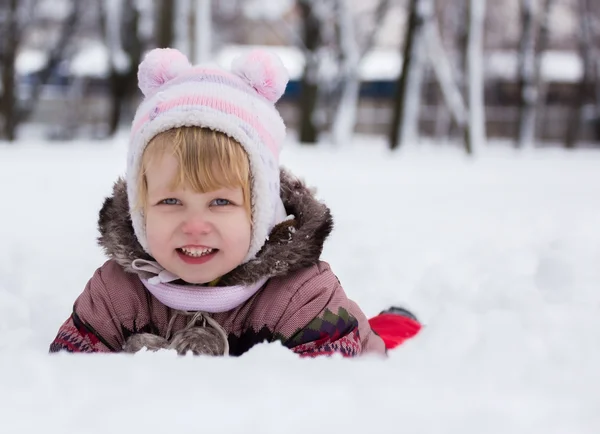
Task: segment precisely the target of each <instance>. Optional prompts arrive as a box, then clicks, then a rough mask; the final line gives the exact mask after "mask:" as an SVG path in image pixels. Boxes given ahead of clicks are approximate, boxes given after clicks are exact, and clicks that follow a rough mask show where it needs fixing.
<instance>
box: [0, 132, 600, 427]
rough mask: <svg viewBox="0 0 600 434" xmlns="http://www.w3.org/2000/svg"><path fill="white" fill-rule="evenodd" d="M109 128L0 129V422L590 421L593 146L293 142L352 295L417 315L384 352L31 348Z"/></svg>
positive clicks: (596, 310) (76, 250)
mask: <svg viewBox="0 0 600 434" xmlns="http://www.w3.org/2000/svg"><path fill="white" fill-rule="evenodd" d="M126 137H127V135H126V134H125V133H123V134H121V135H119V137H117V138H116V139H115V140H113V141H110V142H89V143H86V142H80V143H64V144H60V143H52V144H44V143H42V142H36V141H35V140H26V141H25V142H21V143H18V144H16V145H7V144H5V143H0V195H1V197H2V224H1V225H0V367H1V369H0V391H1V392H0V432H2V433H29V432H40V433H44V434H50V433H64V432H77V433H102V434H104V433H106V432H111V433H161V434H162V433H167V432H172V433H198V432H208V433H211V434H216V433H303V434H305V433H313V432H319V433H320V432H335V433H349V432H350V433H363V434H364V433H400V432H406V433H459V434H471V433H473V434H480V433H486V434H493V433H499V434H500V433H502V434H509V433H510V434H517V433H524V434H533V433H544V434H554V433H556V434H558V433H561V434H564V433H578V434H584V433H585V434H587V433H589V434H592V433H594V434H595V433H598V432H600V412H599V411H598V409H600V393H599V392H598V391H599V390H600V369H599V368H598V367H599V366H600V291H599V290H600V267H598V264H599V263H600V224H599V222H600V218H599V217H600V170H599V169H598V168H599V167H600V152H598V151H592V150H582V151H576V152H572V153H566V152H563V151H559V150H536V151H532V152H526V153H518V152H514V151H511V150H509V149H507V148H500V147H496V148H491V149H487V150H485V152H482V153H480V155H478V156H477V157H476V158H473V159H469V158H467V157H466V156H464V155H463V154H462V153H461V152H459V151H454V150H452V149H448V148H444V147H442V146H440V145H424V146H422V147H420V148H417V147H411V149H410V150H408V149H406V150H402V149H400V152H395V153H391V152H389V151H388V150H386V149H385V148H384V146H383V142H382V141H378V140H375V139H358V140H357V141H355V143H354V144H352V145H348V146H346V147H332V146H328V145H326V144H324V145H320V146H319V147H316V148H303V147H300V146H299V145H297V144H295V143H290V144H289V146H288V147H287V148H286V149H285V150H284V152H283V155H282V163H283V164H284V165H286V166H287V167H289V168H290V169H292V170H294V171H295V172H296V173H297V174H298V175H300V176H302V177H303V178H304V179H305V180H306V181H307V182H308V183H309V184H311V185H316V186H317V187H318V193H317V194H318V196H319V197H320V198H322V199H324V200H325V201H326V202H327V203H328V205H329V206H330V207H331V209H332V212H333V215H334V217H335V230H334V232H333V234H332V236H331V237H330V239H329V241H328V242H327V244H326V247H325V250H324V253H323V258H324V259H325V260H327V261H328V262H329V263H330V264H331V265H332V268H333V270H334V271H335V273H336V274H337V275H338V277H339V278H340V280H341V282H342V284H343V286H344V287H345V289H346V291H347V293H348V294H349V296H350V297H351V298H353V299H354V300H356V301H357V302H358V304H359V305H360V306H361V307H362V309H363V310H364V311H365V313H366V314H367V315H368V316H372V315H375V314H377V313H378V312H379V311H380V310H381V309H383V308H385V307H387V306H389V305H391V304H397V305H403V306H406V307H409V308H410V309H411V310H413V311H414V312H415V313H416V314H417V315H418V317H419V318H420V319H421V321H422V322H423V323H424V324H425V326H424V329H423V330H422V332H421V333H420V335H418V336H417V337H416V338H415V339H413V340H412V341H410V342H408V343H406V344H405V345H403V346H401V347H400V348H398V349H397V350H395V351H393V352H391V353H390V355H389V357H388V358H387V359H382V358H379V357H364V358H358V359H352V360H343V359H341V358H339V357H334V358H321V359H316V360H301V359H298V358H297V357H296V356H295V355H293V354H292V353H291V352H290V351H289V350H286V349H284V348H282V347H281V346H280V345H278V344H271V345H267V344H263V345H259V346H257V347H255V348H254V349H252V350H251V351H250V352H248V353H247V354H245V355H244V356H242V357H240V358H228V359H222V358H195V357H185V358H182V357H178V356H176V355H175V354H173V353H171V352H162V353H155V354H154V353H143V354H137V355H135V356H132V355H70V354H58V355H48V354H47V349H48V345H49V343H50V342H51V341H52V339H53V338H54V336H55V334H56V331H57V330H58V328H59V326H60V324H61V323H62V322H63V321H64V320H65V319H66V318H67V317H68V315H69V314H70V311H71V307H72V304H73V301H74V300H75V298H76V297H77V295H78V294H79V293H80V292H81V291H82V290H83V288H84V286H85V284H86V282H87V280H88V279H89V278H90V276H91V275H92V273H93V272H94V270H95V269H96V268H97V267H98V266H100V265H101V264H102V262H103V261H104V257H103V255H102V252H101V251H100V249H99V248H98V247H97V246H96V244H95V237H96V236H97V231H96V220H97V213H98V210H99V208H100V206H101V204H102V201H103V198H104V197H105V196H106V195H108V194H109V192H110V190H111V186H112V183H113V181H114V180H115V179H116V178H117V176H119V175H121V174H122V173H123V171H124V168H125V155H126Z"/></svg>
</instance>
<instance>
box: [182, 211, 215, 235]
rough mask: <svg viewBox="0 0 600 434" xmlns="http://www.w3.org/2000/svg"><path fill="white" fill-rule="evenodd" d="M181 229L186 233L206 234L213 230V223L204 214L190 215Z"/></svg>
mask: <svg viewBox="0 0 600 434" xmlns="http://www.w3.org/2000/svg"><path fill="white" fill-rule="evenodd" d="M181 229H182V231H183V233H184V234H186V235H192V236H195V235H205V234H208V233H209V232H210V231H211V230H212V223H211V222H210V221H209V220H208V219H207V218H206V216H205V215H203V214H198V213H195V214H190V215H188V216H187V217H186V218H185V220H184V221H183V223H182V225H181Z"/></svg>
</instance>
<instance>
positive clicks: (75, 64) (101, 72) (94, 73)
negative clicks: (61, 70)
mask: <svg viewBox="0 0 600 434" xmlns="http://www.w3.org/2000/svg"><path fill="white" fill-rule="evenodd" d="M69 70H70V72H71V74H72V75H74V76H80V77H97V78H106V77H108V75H109V74H110V53H109V52H108V48H107V47H106V45H104V44H103V43H101V42H99V41H96V42H93V43H89V44H87V45H86V46H84V47H81V48H80V49H79V51H78V52H77V54H75V55H74V56H73V58H72V59H71V62H70V63H69Z"/></svg>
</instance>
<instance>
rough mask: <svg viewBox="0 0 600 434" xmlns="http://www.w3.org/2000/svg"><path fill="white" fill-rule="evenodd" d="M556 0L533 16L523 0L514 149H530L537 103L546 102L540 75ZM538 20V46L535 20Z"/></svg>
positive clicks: (529, 1) (529, 2)
mask: <svg viewBox="0 0 600 434" xmlns="http://www.w3.org/2000/svg"><path fill="white" fill-rule="evenodd" d="M555 2H556V0H545V1H544V4H543V8H542V10H541V11H539V13H537V14H535V13H534V12H535V9H534V3H533V0H522V23H523V35H522V37H521V46H520V50H519V88H520V115H519V128H518V130H517V131H518V132H517V140H516V144H517V147H520V148H522V147H527V146H529V147H530V146H533V144H534V141H535V136H536V134H535V133H536V123H537V118H538V111H539V108H540V104H543V103H544V102H545V99H546V96H545V95H546V86H545V83H544V82H543V76H542V59H543V56H544V53H545V52H546V49H547V48H548V44H549V40H550V14H551V13H552V9H553V6H554V4H555ZM536 16H537V17H539V18H538V20H537V21H539V29H538V32H537V44H536V41H534V39H535V36H534V34H535V26H534V24H535V21H536V19H535V17H536Z"/></svg>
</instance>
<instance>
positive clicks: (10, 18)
mask: <svg viewBox="0 0 600 434" xmlns="http://www.w3.org/2000/svg"><path fill="white" fill-rule="evenodd" d="M7 12H8V13H7V16H6V18H5V19H6V22H7V26H8V27H7V31H6V32H5V35H4V38H5V43H4V47H5V49H4V53H3V56H2V95H1V96H0V114H1V115H2V121H3V122H2V123H1V124H0V127H1V128H0V138H1V139H5V140H8V141H9V142H12V141H14V140H15V138H16V129H17V119H16V117H17V116H16V114H17V102H16V98H15V58H16V53H17V44H18V43H19V35H18V33H17V32H18V22H17V20H18V16H17V0H10V2H9V5H8V11H7Z"/></svg>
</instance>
